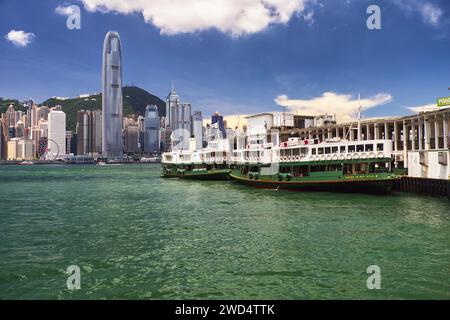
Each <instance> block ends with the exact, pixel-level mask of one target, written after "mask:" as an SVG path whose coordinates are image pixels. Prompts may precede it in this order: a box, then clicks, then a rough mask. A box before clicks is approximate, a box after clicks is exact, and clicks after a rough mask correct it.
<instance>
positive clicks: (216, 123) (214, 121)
mask: <svg viewBox="0 0 450 320" xmlns="http://www.w3.org/2000/svg"><path fill="white" fill-rule="evenodd" d="M211 129H212V136H213V137H215V136H216V135H217V134H218V133H219V132H220V133H221V137H222V138H226V137H227V133H226V131H225V124H224V122H223V116H221V115H220V114H219V112H216V113H214V114H213V115H212V116H211ZM217 130H218V131H219V132H217Z"/></svg>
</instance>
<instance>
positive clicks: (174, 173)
mask: <svg viewBox="0 0 450 320" xmlns="http://www.w3.org/2000/svg"><path fill="white" fill-rule="evenodd" d="M230 159H231V152H230V147H229V141H228V140H226V139H217V140H214V141H210V142H209V143H208V146H207V148H205V149H201V150H192V149H191V150H185V151H183V150H176V151H172V152H166V153H163V155H162V161H161V163H162V165H161V176H162V177H163V178H180V179H193V180H228V179H230V172H231V171H230V168H229V162H230Z"/></svg>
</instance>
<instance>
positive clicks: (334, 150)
mask: <svg viewBox="0 0 450 320" xmlns="http://www.w3.org/2000/svg"><path fill="white" fill-rule="evenodd" d="M331 150H332V153H338V152H339V148H338V147H333V148H332V149H331Z"/></svg>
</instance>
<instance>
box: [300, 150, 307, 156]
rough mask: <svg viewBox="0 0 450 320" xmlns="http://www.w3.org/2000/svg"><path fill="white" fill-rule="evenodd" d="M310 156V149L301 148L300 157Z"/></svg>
mask: <svg viewBox="0 0 450 320" xmlns="http://www.w3.org/2000/svg"><path fill="white" fill-rule="evenodd" d="M307 154H308V148H300V155H301V156H302V157H304V156H306V155H307Z"/></svg>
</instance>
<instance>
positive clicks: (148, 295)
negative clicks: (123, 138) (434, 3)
mask: <svg viewBox="0 0 450 320" xmlns="http://www.w3.org/2000/svg"><path fill="white" fill-rule="evenodd" d="M69 265H78V266H80V268H81V290H78V291H70V290H68V289H67V287H66V279H67V275H66V274H65V270H66V268H67V267H68V266H69ZM369 265H378V266H379V267H380V268H381V286H382V288H381V290H375V291H374V290H368V289H367V286H366V281H367V277H368V276H369V275H368V274H367V273H366V269H367V267H368V266H369ZM16 298H19V299H35V298H38V299H75V298H77V299H79V298H81V299H98V298H108V299H109V298H120V299H180V298H183V299H330V298H350V299H381V298H387V299H393V298H395V299H396V298H400V299H416V298H424V299H436V298H443V299H450V202H449V201H448V200H446V199H437V198H431V197H421V196H417V195H405V194H396V195H393V196H388V197H380V196H369V195H345V194H328V193H293V192H286V191H274V190H257V189H252V188H249V187H245V186H240V185H238V184H236V183H234V182H204V181H203V182H197V181H180V180H164V179H160V178H159V165H136V166H133V165H129V166H105V167H95V166H2V167H0V299H16Z"/></svg>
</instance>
